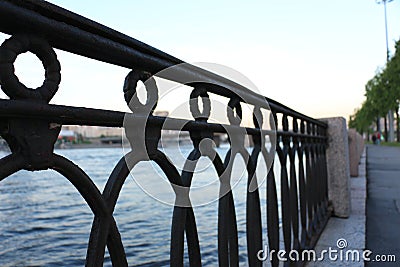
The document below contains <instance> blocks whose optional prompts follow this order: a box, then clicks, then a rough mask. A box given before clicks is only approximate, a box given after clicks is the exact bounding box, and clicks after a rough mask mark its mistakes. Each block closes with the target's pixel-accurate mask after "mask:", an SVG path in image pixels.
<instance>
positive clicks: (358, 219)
mask: <svg viewBox="0 0 400 267" xmlns="http://www.w3.org/2000/svg"><path fill="white" fill-rule="evenodd" d="M365 172H366V159H365V153H363V155H362V157H361V160H360V165H359V176H358V177H356V178H351V179H350V185H351V194H350V195H351V213H350V217H349V218H347V219H343V218H337V217H331V218H330V219H329V221H328V224H327V225H326V227H325V229H324V231H323V232H322V235H321V237H320V238H319V240H318V243H317V245H316V247H315V251H316V253H317V255H321V252H322V251H323V250H329V248H331V249H335V250H338V246H337V244H338V240H340V239H345V240H346V243H347V245H346V248H345V250H344V252H346V251H354V250H357V251H358V252H359V254H358V255H360V258H359V259H356V258H354V260H352V259H353V258H352V256H349V260H346V259H345V258H346V256H344V257H343V258H344V260H339V259H330V257H328V256H327V255H326V254H325V257H324V261H316V262H310V263H308V264H307V267H336V266H337V267H344V266H349V267H364V261H363V260H361V257H362V252H363V250H364V249H365V202H366V191H367V190H366V178H365V176H366V175H365V174H366V173H365ZM335 255H337V254H335Z"/></svg>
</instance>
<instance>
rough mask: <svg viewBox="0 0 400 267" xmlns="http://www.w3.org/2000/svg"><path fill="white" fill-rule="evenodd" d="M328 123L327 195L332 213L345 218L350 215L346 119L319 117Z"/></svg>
mask: <svg viewBox="0 0 400 267" xmlns="http://www.w3.org/2000/svg"><path fill="white" fill-rule="evenodd" d="M321 120H322V121H325V122H326V123H327V124H328V148H327V150H326V161H327V167H328V196H329V199H330V200H331V201H332V205H333V209H334V211H333V215H335V216H337V217H342V218H347V217H349V215H350V210H351V203H350V166H349V145H348V136H347V126H346V119H345V118H342V117H334V118H324V119H321Z"/></svg>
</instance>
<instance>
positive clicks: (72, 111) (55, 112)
mask: <svg viewBox="0 0 400 267" xmlns="http://www.w3.org/2000/svg"><path fill="white" fill-rule="evenodd" d="M125 116H134V117H137V118H143V119H148V123H149V124H150V125H154V126H158V127H162V129H164V130H177V131H178V130H182V131H193V130H199V131H205V130H208V131H211V132H214V133H227V131H229V130H232V131H237V130H238V129H240V128H242V129H245V131H246V133H247V134H249V135H259V134H260V129H258V128H249V127H239V126H232V125H227V124H218V123H208V122H202V121H193V120H184V119H175V118H166V117H159V116H149V117H148V118H146V117H145V116H143V115H136V114H132V113H125V112H121V111H110V110H102V109H93V108H84V107H71V106H62V105H51V104H41V103H34V102H31V101H23V100H5V99H0V117H2V118H36V119H44V120H47V121H49V122H54V123H60V124H67V125H90V126H103V127H123V123H124V118H125ZM272 133H273V132H272V131H271V130H262V134H264V135H268V134H272ZM276 134H277V135H278V136H291V137H300V138H301V137H302V138H313V139H322V140H325V139H326V137H325V136H318V135H308V134H301V133H295V132H293V131H276Z"/></svg>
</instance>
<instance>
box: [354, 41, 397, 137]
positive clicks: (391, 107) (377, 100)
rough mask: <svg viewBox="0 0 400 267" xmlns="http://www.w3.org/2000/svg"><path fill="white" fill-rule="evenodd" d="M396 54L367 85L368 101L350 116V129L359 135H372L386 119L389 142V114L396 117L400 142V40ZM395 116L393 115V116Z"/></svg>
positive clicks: (385, 131) (386, 134)
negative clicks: (381, 119) (382, 120)
mask: <svg viewBox="0 0 400 267" xmlns="http://www.w3.org/2000/svg"><path fill="white" fill-rule="evenodd" d="M395 47H396V52H395V54H394V55H393V56H392V57H391V58H390V59H389V61H388V62H387V63H386V65H385V66H384V67H383V68H380V69H378V70H377V72H376V74H375V76H374V77H372V79H371V80H369V81H368V82H367V84H366V85H365V97H366V99H365V100H364V102H363V103H362V106H361V108H359V109H356V110H355V113H354V114H353V115H351V116H350V121H349V127H350V128H355V129H356V130H357V131H358V132H359V133H361V134H363V133H367V134H370V133H372V132H374V131H376V130H377V129H380V127H379V124H380V120H379V118H383V119H384V137H385V140H386V141H387V138H388V133H387V128H388V119H387V116H388V112H389V111H392V112H394V113H395V116H396V120H395V121H396V127H395V129H396V130H397V132H396V133H397V134H396V135H397V141H398V142H399V141H400V129H399V128H400V127H399V122H400V119H399V104H400V40H399V41H397V42H396V46H395ZM392 115H393V114H392ZM374 126H376V127H374Z"/></svg>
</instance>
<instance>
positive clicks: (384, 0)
mask: <svg viewBox="0 0 400 267" xmlns="http://www.w3.org/2000/svg"><path fill="white" fill-rule="evenodd" d="M392 1H393V0H376V3H377V4H383V8H384V11H385V33H386V63H387V62H389V41H388V27H387V15H386V3H390V2H392ZM388 118H389V138H388V139H389V142H393V141H394V117H393V111H392V110H389V112H388ZM378 130H379V129H378Z"/></svg>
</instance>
